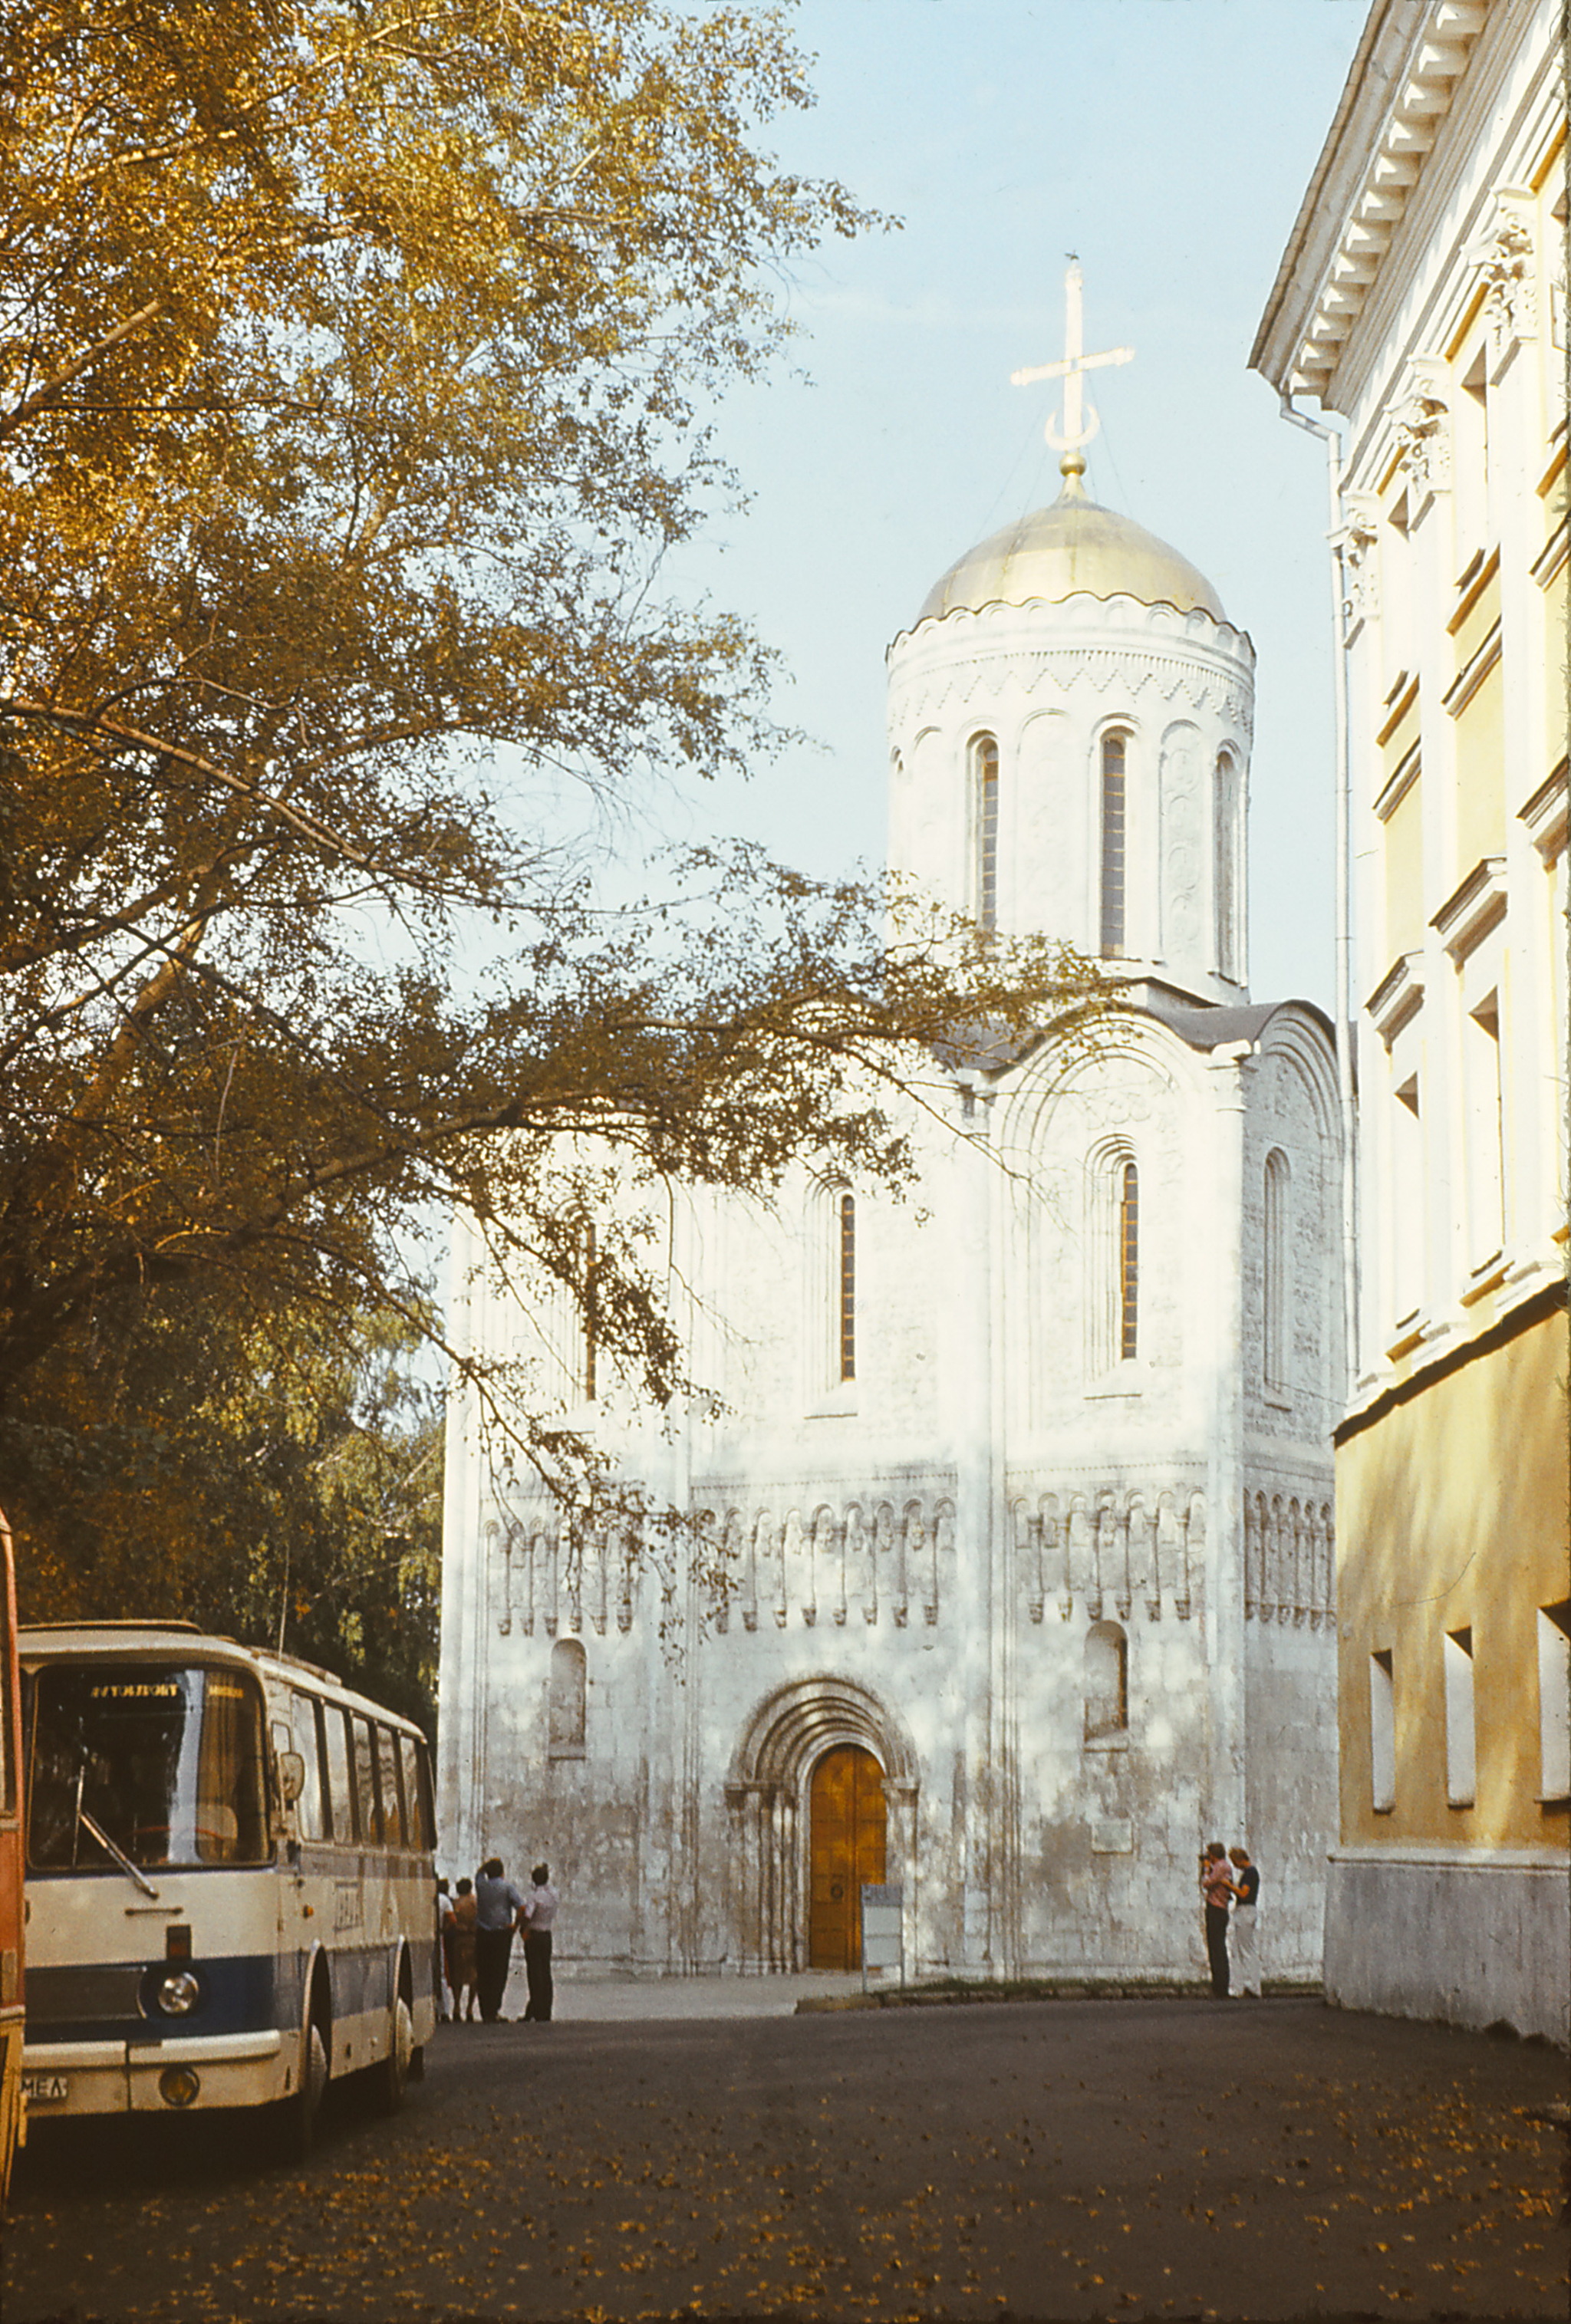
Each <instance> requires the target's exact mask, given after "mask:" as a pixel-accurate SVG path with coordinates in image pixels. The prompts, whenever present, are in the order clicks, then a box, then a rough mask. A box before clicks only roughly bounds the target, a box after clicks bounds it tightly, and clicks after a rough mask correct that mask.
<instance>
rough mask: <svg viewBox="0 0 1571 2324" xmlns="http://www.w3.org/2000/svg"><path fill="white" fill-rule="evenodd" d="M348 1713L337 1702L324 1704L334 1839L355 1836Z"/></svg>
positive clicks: (323, 1714) (352, 1837)
mask: <svg viewBox="0 0 1571 2324" xmlns="http://www.w3.org/2000/svg"><path fill="white" fill-rule="evenodd" d="M345 1717H346V1714H345V1713H344V1712H343V1711H340V1710H339V1708H338V1706H337V1703H335V1702H324V1703H323V1705H322V1737H323V1740H324V1742H325V1743H326V1746H327V1774H328V1806H329V1807H330V1808H331V1810H332V1823H331V1827H330V1829H331V1831H332V1836H333V1838H334V1839H335V1840H353V1839H354V1837H355V1794H354V1792H353V1790H352V1788H351V1786H350V1783H349V1738H348V1735H347V1730H346V1729H345V1724H344V1721H345Z"/></svg>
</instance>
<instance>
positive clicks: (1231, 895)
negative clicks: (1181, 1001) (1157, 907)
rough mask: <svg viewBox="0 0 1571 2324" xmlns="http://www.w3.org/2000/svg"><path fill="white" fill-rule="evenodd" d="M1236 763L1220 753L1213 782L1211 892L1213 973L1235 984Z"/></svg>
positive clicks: (1237, 946) (1237, 949)
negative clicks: (1213, 923)
mask: <svg viewBox="0 0 1571 2324" xmlns="http://www.w3.org/2000/svg"><path fill="white" fill-rule="evenodd" d="M1239 830H1240V818H1239V813H1238V761H1236V759H1234V755H1233V753H1232V752H1231V751H1220V752H1217V756H1216V767H1215V775H1214V777H1213V782H1212V801H1211V858H1212V872H1211V893H1212V899H1213V904H1214V908H1215V919H1216V926H1215V943H1216V973H1217V974H1218V976H1224V977H1226V978H1227V979H1228V980H1229V981H1230V982H1234V983H1236V982H1238V959H1239V954H1240V952H1241V950H1242V946H1241V945H1240V944H1239V940H1238V938H1239V927H1238V924H1239V910H1238V837H1239Z"/></svg>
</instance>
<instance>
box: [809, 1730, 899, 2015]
mask: <svg viewBox="0 0 1571 2324" xmlns="http://www.w3.org/2000/svg"><path fill="white" fill-rule="evenodd" d="M808 1852H809V1866H810V1870H811V1876H812V1908H811V1916H810V1920H809V1931H808V1965H809V1968H810V1969H860V1968H861V1966H862V1885H863V1883H864V1881H875V1882H882V1881H883V1860H884V1804H883V1768H882V1767H881V1766H879V1764H878V1762H877V1760H876V1759H875V1758H874V1757H873V1754H872V1752H871V1751H864V1750H863V1749H862V1748H860V1746H858V1745H856V1744H855V1743H848V1744H845V1745H843V1746H842V1747H841V1748H840V1749H839V1750H837V1751H827V1752H826V1753H825V1755H824V1757H822V1758H821V1759H820V1760H819V1762H818V1766H816V1767H815V1768H814V1769H813V1783H812V1791H811V1794H810V1795H809V1809H808Z"/></svg>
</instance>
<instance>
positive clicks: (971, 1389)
mask: <svg viewBox="0 0 1571 2324" xmlns="http://www.w3.org/2000/svg"><path fill="white" fill-rule="evenodd" d="M960 1107H961V1120H960V1129H961V1132H962V1141H963V1142H962V1143H960V1145H959V1146H958V1148H957V1150H956V1157H955V1164H956V1167H955V1174H954V1188H955V1194H954V1201H955V1210H954V1216H955V1219H956V1235H955V1238H954V1243H953V1254H954V1255H953V1259H952V1264H953V1266H954V1267H955V1268H956V1279H955V1281H954V1284H953V1286H952V1296H951V1299H950V1303H949V1308H948V1316H949V1319H950V1324H951V1331H952V1342H953V1344H952V1348H951V1370H950V1379H951V1383H952V1396H953V1405H952V1410H953V1415H954V1445H955V1482H956V1492H955V1571H954V1582H953V1585H952V1586H953V1593H954V1600H955V1602H954V1603H952V1604H949V1605H942V1604H941V1605H940V1607H939V1610H938V1620H939V1624H940V1626H941V1628H943V1629H944V1630H945V1631H946V1632H947V1634H948V1637H950V1638H952V1639H953V1641H954V1652H953V1665H952V1667H953V1668H954V1670H955V1673H956V1678H957V1680H958V1683H959V1685H960V1688H961V1691H962V1701H963V1705H964V1711H963V1716H962V1719H961V1721H960V1734H961V1743H962V1748H963V1749H964V1751H965V1754H966V1786H967V1801H968V1807H967V1813H966V1821H965V1831H964V1837H963V1841H962V1863H961V1864H960V1865H959V1866H957V1867H956V1870H957V1871H958V1872H959V1874H960V1877H961V1879H962V1882H963V1884H964V1911H963V1915H962V1922H963V1927H964V1932H965V1933H964V1947H965V1960H966V1968H967V1969H969V1970H970V1971H971V1972H972V1973H973V1974H976V1975H981V1976H984V1977H986V1976H992V1975H994V1974H996V1973H999V1972H1000V1971H1001V1969H1002V1960H1001V1951H1002V1939H1003V1931H1002V1929H1001V1928H1000V1927H999V1926H998V1914H999V1911H1000V1907H1001V1905H1002V1903H1003V1884H1002V1881H1001V1877H1000V1876H1001V1874H1002V1873H1003V1863H1002V1861H1001V1858H1000V1843H1001V1839H1002V1832H1001V1819H1000V1806H1001V1800H1002V1786H1001V1784H1000V1781H999V1777H1000V1775H1001V1772H1002V1770H1001V1766H1000V1754H1001V1749H1002V1746H1003V1732H1002V1722H1001V1717H1000V1714H1001V1711H1002V1707H1003V1706H1002V1701H1001V1699H1000V1695H999V1692H998V1686H999V1676H1000V1674H999V1669H998V1646H997V1642H996V1639H995V1637H994V1617H995V1613H996V1609H997V1582H998V1577H997V1575H996V1574H995V1572H994V1557H995V1552H996V1545H997V1543H998V1539H999V1535H1000V1530H1001V1529H1000V1526H999V1522H998V1503H999V1501H1000V1499H1001V1498H1002V1496H1001V1491H1000V1480H999V1477H998V1471H997V1461H996V1448H995V1438H996V1434H997V1417H998V1416H997V1397H996V1383H995V1380H994V1351H993V1306H994V1298H993V1241H994V1235H993V1213H994V1209H995V1205H996V1202H997V1179H998V1171H997V1168H996V1167H995V1163H994V1157H993V1147H992V1142H991V1139H992V1120H991V1115H992V1108H993V1100H992V1098H991V1096H990V1095H984V1094H983V1093H981V1092H980V1091H979V1090H978V1088H977V1087H976V1086H975V1077H972V1078H971V1081H970V1083H969V1084H968V1085H965V1086H963V1088H962V1092H961V1100H960Z"/></svg>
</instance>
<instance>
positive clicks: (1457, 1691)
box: [1445, 1629, 1478, 1808]
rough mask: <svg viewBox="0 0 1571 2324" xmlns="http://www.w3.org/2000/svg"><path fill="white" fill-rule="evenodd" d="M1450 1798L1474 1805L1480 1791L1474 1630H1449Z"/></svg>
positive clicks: (1454, 1802) (1458, 1805) (1456, 1803)
mask: <svg viewBox="0 0 1571 2324" xmlns="http://www.w3.org/2000/svg"><path fill="white" fill-rule="evenodd" d="M1445 1653H1446V1804H1447V1805H1448V1806H1450V1807H1454V1808H1470V1807H1471V1806H1472V1805H1473V1803H1474V1799H1475V1797H1476V1795H1477V1790H1478V1770H1477V1759H1478V1742H1477V1729H1476V1727H1475V1725H1474V1715H1473V1632H1472V1631H1471V1630H1470V1629H1466V1630H1447V1631H1446V1647H1445Z"/></svg>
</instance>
